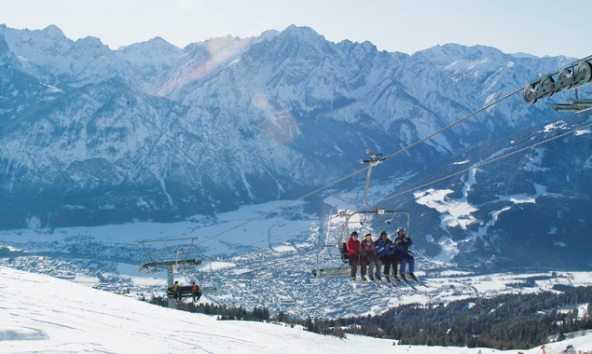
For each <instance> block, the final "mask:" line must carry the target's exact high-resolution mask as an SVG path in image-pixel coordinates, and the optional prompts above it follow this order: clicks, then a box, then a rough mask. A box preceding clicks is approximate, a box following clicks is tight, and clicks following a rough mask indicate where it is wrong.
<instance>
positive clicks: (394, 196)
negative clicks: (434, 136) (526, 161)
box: [381, 123, 592, 202]
mask: <svg viewBox="0 0 592 354" xmlns="http://www.w3.org/2000/svg"><path fill="white" fill-rule="evenodd" d="M588 127H592V123H589V124H585V125H583V126H580V127H577V128H575V129H572V130H570V131H568V132H565V133H561V134H559V135H557V136H554V137H552V138H548V139H545V140H542V141H539V142H537V143H534V144H531V145H528V146H526V147H523V148H521V149H518V150H516V151H512V152H509V153H507V154H504V155H500V156H498V157H496V158H493V159H491V160H487V161H484V162H481V163H479V164H477V165H473V166H471V167H469V168H466V169H464V170H461V171H458V172H454V173H451V174H449V175H447V176H444V177H441V178H438V179H435V180H433V181H430V182H427V183H424V184H421V185H419V186H416V187H413V188H409V189H407V190H405V191H403V192H400V193H397V194H393V195H391V196H389V197H386V198H384V199H382V200H381V202H384V201H387V200H390V199H393V198H396V197H399V196H401V195H403V194H407V193H410V192H413V191H416V190H418V189H422V188H425V187H427V186H429V185H432V184H434V183H438V182H441V181H443V180H445V179H448V178H450V177H454V176H457V175H460V174H463V173H466V172H469V171H471V170H474V169H478V168H481V167H483V166H485V165H489V164H490V163H493V162H497V161H499V160H502V159H505V158H507V157H510V156H512V155H516V154H519V153H521V152H524V151H526V150H529V149H532V148H535V147H537V146H540V145H543V144H546V143H548V142H551V141H553V140H556V139H559V138H562V137H565V136H567V135H570V134H573V133H575V132H577V131H578V130H582V129H585V128H588Z"/></svg>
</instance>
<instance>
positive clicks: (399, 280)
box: [393, 274, 401, 283]
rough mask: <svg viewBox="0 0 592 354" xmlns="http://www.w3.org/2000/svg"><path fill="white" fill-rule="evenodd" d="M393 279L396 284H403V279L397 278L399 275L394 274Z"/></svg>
mask: <svg viewBox="0 0 592 354" xmlns="http://www.w3.org/2000/svg"><path fill="white" fill-rule="evenodd" d="M393 278H394V279H395V281H396V282H399V283H400V282H401V279H399V277H398V276H397V274H393Z"/></svg>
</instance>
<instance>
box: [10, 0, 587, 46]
mask: <svg viewBox="0 0 592 354" xmlns="http://www.w3.org/2000/svg"><path fill="white" fill-rule="evenodd" d="M591 16H592V1H590V0H0V23H4V24H5V25H7V26H8V27H11V28H17V29H24V28H28V29H31V30H34V29H43V28H45V27H46V26H48V25H50V24H55V25H57V26H58V27H59V28H61V29H62V31H64V33H65V35H66V36H67V37H68V38H70V39H73V40H75V39H79V38H83V37H86V36H93V37H98V38H100V39H101V41H102V42H103V43H105V44H107V45H108V46H109V47H110V48H111V49H117V48H119V47H120V46H124V45H129V44H132V43H136V42H143V41H146V40H149V39H151V38H154V37H157V36H159V37H162V38H164V39H165V40H167V41H168V42H170V43H172V44H174V45H176V46H178V47H181V48H182V47H184V46H185V45H187V44H189V43H192V42H200V41H203V40H206V39H209V38H212V37H218V36H225V35H228V34H230V35H232V36H237V37H249V36H258V35H260V34H261V33H262V32H263V31H265V30H269V29H276V30H279V31H282V30H284V29H285V28H286V27H288V26H289V25H291V24H295V25H297V26H308V27H311V28H312V29H314V30H315V31H316V32H317V33H319V34H321V35H323V36H324V37H325V39H327V40H329V41H332V42H340V41H342V40H344V39H349V40H351V41H354V42H363V41H370V42H372V43H374V44H375V45H376V46H377V47H378V49H380V50H387V51H390V52H394V51H399V52H404V53H408V54H412V53H414V52H415V51H418V50H422V49H426V48H430V47H432V46H435V45H438V44H446V43H459V44H463V45H476V44H479V45H486V46H491V47H496V48H499V49H500V50H502V51H503V52H505V53H517V52H524V53H529V54H534V55H537V56H545V55H550V56H556V55H565V56H569V57H577V58H583V57H585V56H589V55H592V45H590V42H591V41H590V39H589V37H588V36H589V34H590V32H591V31H592V20H591Z"/></svg>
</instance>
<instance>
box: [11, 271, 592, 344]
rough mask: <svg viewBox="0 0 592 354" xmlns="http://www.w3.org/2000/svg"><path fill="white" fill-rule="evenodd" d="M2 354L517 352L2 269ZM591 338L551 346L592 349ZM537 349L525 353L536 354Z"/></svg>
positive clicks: (585, 337)
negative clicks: (236, 315) (194, 304)
mask: <svg viewBox="0 0 592 354" xmlns="http://www.w3.org/2000/svg"><path fill="white" fill-rule="evenodd" d="M0 316H1V317H2V319H3V321H2V323H0V351H1V352H2V353H6V354H9V353H40V352H44V353H72V352H76V353H87V352H88V353H90V352H109V353H188V352H191V353H233V354H234V353H302V352H306V353H361V352H364V351H367V350H368V348H371V349H372V352H375V353H387V352H389V353H390V352H393V351H395V352H399V351H405V352H406V353H422V354H429V353H432V354H445V353H461V352H462V353H467V354H469V353H475V354H476V353H482V352H484V351H485V350H487V352H493V353H515V352H516V350H512V351H497V350H491V349H485V348H455V347H446V348H442V347H423V346H404V347H393V345H394V343H393V341H392V340H381V339H374V338H368V337H361V336H352V335H349V336H347V338H346V339H344V340H339V339H337V338H335V337H330V336H321V335H316V334H312V333H309V332H307V331H304V330H302V329H300V328H289V327H286V326H282V325H276V324H268V323H256V322H236V321H218V320H216V319H215V318H214V317H208V316H206V315H201V314H194V313H189V312H184V311H177V310H173V309H168V308H163V307H158V306H155V305H150V304H148V303H145V302H139V301H136V300H134V299H132V298H129V297H124V296H120V295H115V294H110V293H106V292H103V291H99V290H94V289H91V288H87V287H84V286H81V285H77V284H74V283H71V282H67V281H64V280H59V279H54V278H51V277H48V276H43V275H38V274H32V273H26V272H21V271H17V270H14V269H10V268H4V267H0ZM591 336H592V335H587V336H582V337H577V338H574V339H569V340H566V341H563V342H559V343H553V344H549V345H547V348H548V349H549V350H555V351H559V350H560V349H563V348H565V347H566V346H567V345H568V344H571V345H573V346H574V347H575V348H576V349H578V350H583V351H586V350H592V338H591ZM538 350H539V348H534V349H530V350H524V351H522V352H524V353H528V354H534V353H537V351H538Z"/></svg>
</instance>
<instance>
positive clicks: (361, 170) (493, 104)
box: [197, 86, 526, 245]
mask: <svg viewBox="0 0 592 354" xmlns="http://www.w3.org/2000/svg"><path fill="white" fill-rule="evenodd" d="M525 87H526V86H523V87H521V88H519V89H517V90H515V91H513V92H512V93H510V94H507V95H506V96H504V97H502V98H500V99H499V100H496V101H494V102H492V103H490V104H488V105H486V106H484V107H482V108H481V109H479V110H477V111H475V112H473V113H471V114H469V115H467V116H465V117H463V118H461V119H459V120H457V121H455V122H453V123H451V124H449V125H447V126H446V127H444V128H442V129H440V130H438V131H436V132H434V133H432V134H430V135H428V136H426V137H425V138H422V139H419V140H417V141H416V142H414V143H412V144H410V145H408V146H406V147H404V148H403V149H401V150H399V151H397V152H395V153H393V154H391V155H388V156H386V157H384V158H383V159H382V160H383V161H385V160H387V159H390V158H392V157H395V156H397V155H399V154H401V153H402V152H405V151H406V150H408V149H410V148H412V147H414V146H416V145H418V144H420V143H422V142H424V141H426V140H428V139H430V138H432V137H434V136H435V135H437V134H440V133H442V132H443V131H445V130H447V129H450V128H452V127H453V126H455V125H457V124H459V123H461V122H463V121H465V120H467V119H469V118H471V117H473V116H474V115H476V114H478V113H480V112H482V111H484V110H486V109H488V108H491V107H493V106H495V105H496V104H498V103H500V102H502V101H504V100H506V99H507V98H509V97H511V96H513V95H515V94H517V93H518V92H522V91H523V90H524V88H525ZM368 168H370V166H366V167H363V168H361V169H359V170H357V171H354V172H352V173H350V174H348V175H346V176H344V177H342V178H340V179H338V180H335V181H333V182H331V183H329V184H326V185H324V186H322V187H319V188H317V189H315V190H314V191H312V192H310V193H308V194H305V195H303V196H301V197H298V198H296V199H294V200H291V201H289V202H288V203H286V204H283V205H280V206H278V207H277V208H274V209H272V210H270V211H268V212H266V213H263V214H261V215H259V216H257V217H254V218H252V219H249V220H247V221H245V222H243V223H240V224H238V225H235V226H233V227H231V228H229V229H227V230H225V231H222V232H220V233H218V234H216V235H214V236H211V237H208V238H204V240H203V241H201V242H199V243H197V244H198V245H199V244H202V243H205V242H208V241H210V240H213V239H215V238H217V237H220V236H222V235H224V234H226V233H228V232H230V231H232V230H236V229H238V228H239V227H242V226H244V225H247V224H249V223H251V222H253V221H255V220H258V219H261V218H263V217H265V216H268V215H271V214H273V213H274V212H276V211H278V210H281V209H283V208H285V207H287V206H288V205H291V204H293V203H295V202H297V201H300V200H303V199H306V198H308V197H310V196H311V195H314V194H316V193H318V192H320V191H323V190H325V189H327V188H329V187H331V186H334V185H336V184H338V183H340V182H343V181H345V180H347V179H349V178H351V177H353V176H355V175H357V174H359V173H361V172H363V171H365V170H367V169H368Z"/></svg>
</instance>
